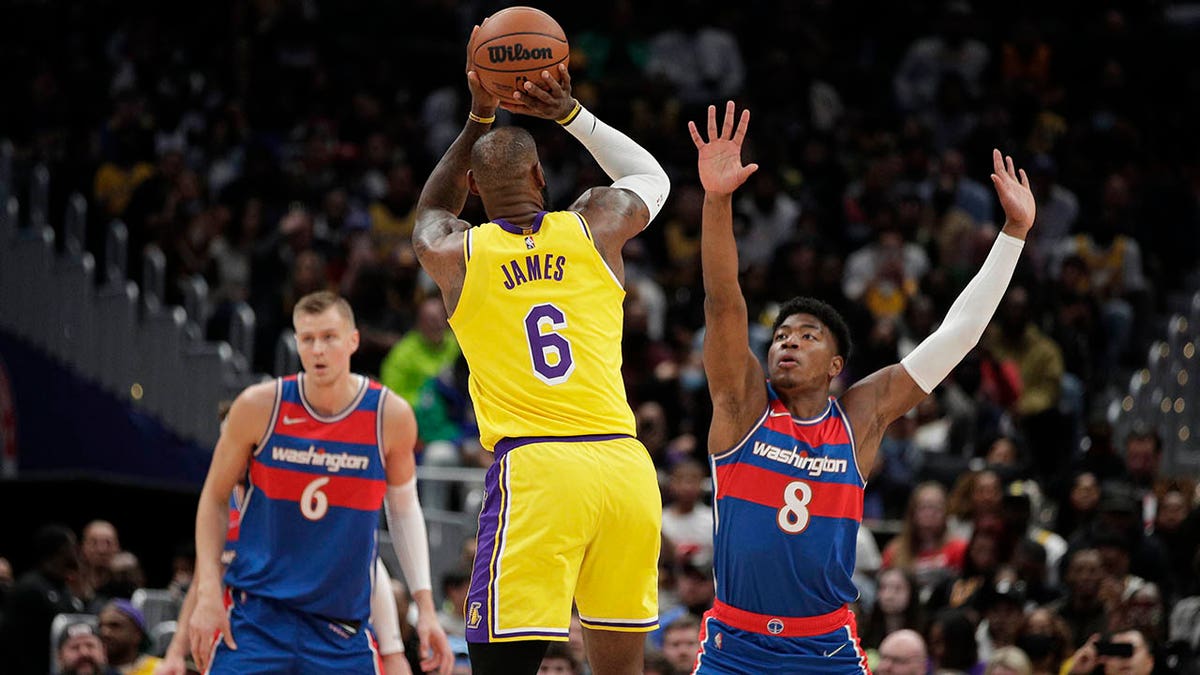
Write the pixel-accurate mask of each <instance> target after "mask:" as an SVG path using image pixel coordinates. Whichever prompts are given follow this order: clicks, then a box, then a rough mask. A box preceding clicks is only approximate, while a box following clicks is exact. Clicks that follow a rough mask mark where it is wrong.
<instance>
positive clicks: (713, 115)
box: [708, 105, 717, 141]
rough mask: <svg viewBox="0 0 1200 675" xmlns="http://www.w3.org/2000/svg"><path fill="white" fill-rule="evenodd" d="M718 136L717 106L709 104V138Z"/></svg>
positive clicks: (712, 138) (710, 139)
mask: <svg viewBox="0 0 1200 675" xmlns="http://www.w3.org/2000/svg"><path fill="white" fill-rule="evenodd" d="M716 138H717V106H715V105H710V106H708V140H709V141H712V140H714V139H716Z"/></svg>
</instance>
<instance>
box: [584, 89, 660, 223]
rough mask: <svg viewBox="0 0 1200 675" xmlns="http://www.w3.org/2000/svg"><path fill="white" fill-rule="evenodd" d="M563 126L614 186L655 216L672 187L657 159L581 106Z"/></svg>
mask: <svg viewBox="0 0 1200 675" xmlns="http://www.w3.org/2000/svg"><path fill="white" fill-rule="evenodd" d="M563 126H564V127H565V128H566V130H567V131H568V132H570V134H571V135H572V136H574V137H575V138H577V139H579V142H580V143H582V144H583V147H585V148H587V149H588V152H590V153H592V157H594V158H595V159H596V163H597V164H599V165H600V168H601V169H604V173H606V174H608V177H609V178H611V179H613V181H614V182H613V187H615V188H624V189H626V190H629V191H630V192H632V193H634V194H636V195H637V196H639V197H641V198H642V202H644V203H645V204H646V208H647V209H649V210H650V220H654V216H656V215H658V212H659V211H660V210H661V209H662V205H663V202H665V201H666V200H667V194H668V193H669V192H670V191H671V181H670V179H669V178H667V172H666V171H664V170H663V168H662V166H661V165H660V164H659V163H658V160H656V159H654V156H653V155H651V154H650V153H649V152H647V151H646V149H645V148H643V147H642V146H640V145H638V144H637V143H636V142H634V141H633V139H631V138H629V137H628V136H626V135H625V134H623V133H621V132H620V131H617V130H616V129H614V128H612V127H610V126H608V125H607V124H605V123H604V122H601V121H600V120H599V119H597V118H596V116H595V115H593V114H592V113H591V111H590V110H588V109H587V108H584V107H583V106H580V107H579V113H578V114H577V115H575V118H574V119H572V120H571V121H570V122H567V123H566V124H564V125H563Z"/></svg>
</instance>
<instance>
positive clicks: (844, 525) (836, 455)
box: [711, 383, 865, 632]
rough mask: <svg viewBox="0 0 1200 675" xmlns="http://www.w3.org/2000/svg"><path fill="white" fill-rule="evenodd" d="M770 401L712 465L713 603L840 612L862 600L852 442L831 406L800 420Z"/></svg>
mask: <svg viewBox="0 0 1200 675" xmlns="http://www.w3.org/2000/svg"><path fill="white" fill-rule="evenodd" d="M767 392H768V399H769V400H768V405H767V409H766V410H765V411H763V414H762V417H760V418H759V420H758V422H756V423H755V425H754V427H753V428H752V429H751V430H750V431H749V432H748V433H747V434H746V435H745V436H744V437H743V439H742V440H741V442H739V443H738V444H737V445H735V446H734V447H732V448H730V449H729V450H728V451H726V452H724V453H722V454H718V455H714V456H713V457H712V458H711V462H712V469H713V492H714V494H715V500H714V506H715V508H714V512H715V529H716V533H715V542H716V547H715V554H714V560H713V571H714V574H715V576H716V583H717V599H718V600H719V601H720V602H722V603H724V604H726V605H728V606H730V607H734V608H737V609H739V610H743V611H746V612H753V613H756V614H763V615H769V616H778V617H811V616H819V615H825V614H828V613H830V612H836V611H838V610H839V609H840V608H842V607H844V606H845V605H846V604H848V603H850V602H853V601H854V600H855V599H857V597H858V590H857V588H856V587H855V585H854V582H853V581H852V576H853V573H854V559H855V552H856V542H857V537H858V527H859V524H860V523H861V522H862V505H863V488H864V486H865V481H864V480H863V476H862V473H861V472H860V471H859V467H858V463H857V461H856V460H855V455H854V434H853V431H852V430H851V428H850V424H849V421H848V420H847V419H846V415H845V413H844V412H843V410H842V408H841V405H840V404H839V403H838V401H837V400H836V399H834V398H832V397H830V399H829V404H828V406H827V407H826V409H825V412H824V413H822V414H821V415H820V416H818V417H816V418H814V419H810V420H802V419H798V418H795V417H793V416H792V415H791V413H789V412H788V410H787V407H786V406H784V404H783V402H782V401H781V400H780V399H779V397H778V396H777V395H776V393H775V391H774V389H772V388H771V386H770V384H769V383H768V384H767ZM764 632H765V631H764Z"/></svg>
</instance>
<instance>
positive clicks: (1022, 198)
mask: <svg viewBox="0 0 1200 675" xmlns="http://www.w3.org/2000/svg"><path fill="white" fill-rule="evenodd" d="M992 185H995V186H996V195H997V196H998V197H1000V206H1002V207H1004V217H1005V219H1006V222H1005V228H1004V232H1005V233H1006V234H1008V235H1010V236H1013V237H1017V238H1019V239H1024V238H1025V235H1026V233H1028V232H1029V228H1031V227H1033V217H1034V215H1035V214H1036V213H1037V203H1036V202H1035V201H1034V199H1033V191H1032V190H1030V189H1029V176H1026V175H1025V169H1020V170H1017V169H1016V168H1015V167H1014V166H1013V159H1012V157H1006V156H1002V155H1001V154H1000V151H999V150H992Z"/></svg>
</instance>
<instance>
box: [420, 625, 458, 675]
mask: <svg viewBox="0 0 1200 675" xmlns="http://www.w3.org/2000/svg"><path fill="white" fill-rule="evenodd" d="M417 637H418V638H420V639H421V652H420V654H418V656H420V657H421V670H422V671H423V672H426V673H439V675H450V673H451V672H453V670H454V651H453V650H451V649H450V641H449V640H447V639H446V631H444V630H442V625H441V624H440V623H438V619H437V615H436V614H434V613H433V612H428V611H427V612H421V613H420V614H418V615H417Z"/></svg>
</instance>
